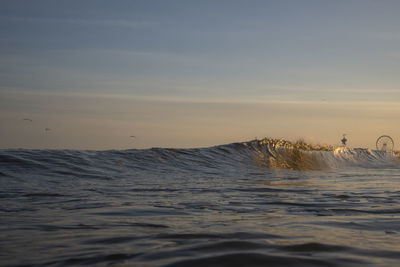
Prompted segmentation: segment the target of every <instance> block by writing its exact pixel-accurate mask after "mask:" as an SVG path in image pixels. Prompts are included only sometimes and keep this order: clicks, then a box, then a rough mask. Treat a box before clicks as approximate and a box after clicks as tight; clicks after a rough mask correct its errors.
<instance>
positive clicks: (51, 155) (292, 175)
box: [0, 142, 400, 267]
mask: <svg viewBox="0 0 400 267" xmlns="http://www.w3.org/2000/svg"><path fill="white" fill-rule="evenodd" d="M277 147H278V146H277V145H276V144H272V145H271V144H265V143H261V142H259V143H254V142H253V143H238V144H231V145H224V146H217V147H212V148H204V149H149V150H126V151H69V150H0V265H2V266H18V265H40V266H47V265H50V266H64V265H88V264H91V265H110V264H114V265H117V266H191V267H194V266H399V264H400V172H399V170H400V168H399V166H400V165H398V164H397V162H396V160H395V159H394V158H393V157H391V156H390V155H384V153H379V152H376V151H375V152H374V151H368V150H350V149H349V150H347V149H343V150H340V151H314V152H313V151H306V152H302V153H308V154H310V153H311V154H313V157H311V160H315V159H317V160H318V161H320V162H319V163H321V162H322V163H323V165H324V167H323V168H320V167H318V168H316V167H315V168H313V166H314V165H312V164H311V165H307V166H308V167H307V168H300V167H299V168H296V166H303V165H301V164H300V165H299V163H298V162H295V163H293V162H292V164H286V165H285V164H277V163H276V162H277V161H278V162H281V163H282V162H284V161H288V162H289V161H293V157H292V156H293V155H292V156H287V153H288V150H280V149H278V148H277ZM296 155H297V154H296ZM260 159H262V160H263V161H268V160H269V161H268V162H264V164H260ZM271 160H272V161H271ZM296 160H297V161H307V160H310V158H304V157H301V158H300V159H299V158H296ZM271 162H272V163H271ZM289 163H290V162H289ZM278 165H279V166H283V165H285V166H287V167H286V168H285V167H279V168H278V167H276V166H278ZM274 166H275V167H274ZM293 166H295V167H293ZM310 166H311V167H310ZM318 166H320V164H318Z"/></svg>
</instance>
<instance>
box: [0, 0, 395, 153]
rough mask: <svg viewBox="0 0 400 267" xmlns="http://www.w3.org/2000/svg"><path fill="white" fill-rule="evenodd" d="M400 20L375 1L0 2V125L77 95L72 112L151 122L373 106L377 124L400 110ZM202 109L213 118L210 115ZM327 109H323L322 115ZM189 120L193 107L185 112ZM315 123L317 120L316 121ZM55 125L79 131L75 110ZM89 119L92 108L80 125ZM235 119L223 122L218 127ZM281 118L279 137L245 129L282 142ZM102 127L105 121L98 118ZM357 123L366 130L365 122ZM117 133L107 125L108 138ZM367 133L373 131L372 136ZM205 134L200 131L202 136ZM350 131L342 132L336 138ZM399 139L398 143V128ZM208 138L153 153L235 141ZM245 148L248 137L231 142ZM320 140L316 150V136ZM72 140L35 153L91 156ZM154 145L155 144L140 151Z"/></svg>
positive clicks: (284, 124)
mask: <svg viewBox="0 0 400 267" xmlns="http://www.w3.org/2000/svg"><path fill="white" fill-rule="evenodd" d="M399 11H400V2H398V1H367V0H359V1H352V0H349V1H285V0H283V1H254V0H252V1H88V0H83V1H41V0H38V1H15V0H12V1H0V58H1V61H0V103H1V101H2V102H3V103H6V102H7V103H8V105H3V108H1V107H0V109H3V113H4V114H8V115H3V117H2V119H3V120H4V121H3V123H6V122H7V124H9V123H12V117H13V116H14V117H17V116H21V115H23V114H26V116H28V115H30V114H31V115H32V114H35V110H30V109H28V108H27V107H26V106H25V105H24V104H21V103H26V101H25V100H26V99H28V100H29V98H30V97H33V96H35V95H40V96H43V97H42V99H45V98H46V97H51V96H52V95H58V98H57V99H54V101H56V103H58V102H57V101H59V102H60V105H61V104H62V102H63V101H64V100H63V97H71V95H74V97H75V98H76V99H77V100H76V101H72V102H71V107H72V106H76V108H77V109H79V108H78V105H79V103H82V102H85V101H80V100H78V99H80V98H79V97H81V98H82V99H87V96H91V97H93V98H96V97H101V98H102V99H103V98H104V97H105V98H107V97H109V98H110V99H111V98H113V99H118V98H120V97H121V98H124V97H127V98H131V99H132V101H134V102H135V101H136V102H140V103H143V101H149V103H148V105H147V106H144V108H145V109H149V111H148V112H150V113H151V111H152V110H153V111H154V110H156V108H154V109H153V108H149V107H156V106H157V104H155V103H158V102H159V101H161V102H162V101H169V102H171V101H178V102H179V103H182V102H185V101H186V102H188V103H192V102H196V103H215V102H217V103H221V105H220V107H221V112H222V110H223V109H224V107H225V105H224V104H225V103H237V104H238V105H240V104H244V103H245V104H246V105H251V103H258V104H260V103H263V102H265V103H271V102H272V103H274V104H279V103H286V104H285V105H287V103H296V105H297V104H303V106H302V107H299V108H298V109H296V110H297V111H299V112H294V114H293V117H291V118H290V119H291V120H292V119H293V120H306V119H307V118H305V117H304V116H303V117H296V116H299V115H297V114H301V111H302V110H304V109H305V108H306V107H307V106H310V103H314V104H316V103H317V104H318V103H322V104H324V103H328V104H329V105H331V106H332V105H333V106H335V105H336V106H335V107H337V108H340V109H342V110H343V108H344V107H343V106H341V105H347V106H346V107H348V108H349V109H350V110H351V109H352V108H351V105H354V104H357V105H362V106H363V107H364V106H365V107H368V105H370V104H372V105H374V106H377V108H376V110H377V111H376V112H378V113H379V112H380V111H381V110H382V109H385V108H384V107H387V106H389V107H393V106H394V105H392V104H393V103H396V101H399V100H400V88H399V84H400V78H399V77H400V75H399V73H398V70H399V69H400V17H399V15H398V14H399ZM17 95H18V97H17ZM12 101H15V104H13V102H12ZM28 102H29V101H28ZM33 102H35V101H33ZM136 102H135V103H136ZM132 103H133V102H132ZM32 105H33V104H31V106H32ZM37 105H40V107H41V109H46V110H47V116H49V115H50V114H55V113H54V109H53V108H54V107H50V106H48V104H47V103H46V102H45V103H39V102H38V103H37ZM204 105H205V104H204ZM266 105H268V104H266ZM61 106H62V105H61ZM117 106H118V104H117V103H115V107H108V110H104V111H103V112H101V113H102V114H103V115H101V116H106V114H108V112H109V113H110V114H113V113H115V112H113V111H114V110H117V109H118V108H116V107H117ZM16 107H20V108H16ZM203 108H204V109H207V107H206V105H205V106H204V107H203ZM280 108H281V110H285V108H286V107H285V108H284V107H283V106H280ZM321 108H322V109H327V108H326V105H325V106H323V107H319V109H321ZM37 109H39V107H37ZM71 109H74V108H71ZM187 109H190V105H189V107H185V109H182V112H185V110H187ZM328 110H331V111H330V112H328V111H327V113H326V120H327V121H329V120H332V123H334V122H335V121H336V120H340V118H338V117H337V116H336V115H335V108H332V107H331V108H328ZM363 110H364V109H361V110H359V109H358V110H357V114H361V115H360V116H362V115H363V114H364V115H363V116H367V117H368V116H370V115H365V114H369V113H368V112H369V111H367V110H365V113H362V111H363ZM16 112H18V113H16ZM125 112H126V113H129V111H128V110H126V111H125ZM131 112H135V113H137V112H141V110H137V109H135V111H133V110H132V111H131ZM154 112H155V111H154ZM315 112H318V109H316V110H314V112H311V113H310V114H311V115H312V114H315ZM337 112H338V111H337ZM360 112H361V113H360ZM172 113H174V112H172ZM222 113H224V112H222ZM322 113H323V112H322ZM57 114H59V115H60V116H61V115H62V116H67V117H68V115H70V123H71V127H73V116H76V115H74V114H73V113H70V114H69V113H68V111H58V113H57ZM96 114H98V113H96ZM154 114H155V113H154ZM174 114H175V113H174ZM201 114H202V112H200V111H199V112H198V113H196V116H194V117H193V119H196V120H198V119H199V118H204V117H202V115H201ZM224 114H225V113H224ZM310 114H308V115H307V116H308V119H307V120H309V119H310ZM323 114H325V113H323ZM332 114H333V115H332ZM385 114H386V113H385ZM390 114H391V113H390ZM91 115H92V113H91V111H90V110H85V109H84V110H82V114H81V115H80V116H87V117H90V116H91ZM54 116H55V115H54ZM98 116H100V115H98ZM209 116H212V115H209ZM224 116H226V117H224ZM285 116H286V115H285ZM330 116H331V117H330ZM385 116H386V115H383V114H382V117H383V118H385ZM228 117H229V116H228V115H221V117H220V120H221V122H223V121H224V120H227V119H228ZM38 118H40V116H39V117H38ZM285 118H286V119H283V118H282V119H281V120H278V121H277V123H278V126H280V127H281V128H282V131H281V132H279V131H276V129H277V128H276V127H277V126H276V125H275V127H273V128H274V129H273V130H272V129H270V128H272V127H266V128H265V129H261V130H260V129H256V128H255V129H254V132H252V131H251V130H249V133H248V135H249V136H250V135H260V134H264V133H265V134H268V132H274V135H277V136H278V137H279V135H281V136H284V137H285V136H287V132H290V131H292V130H291V128H290V127H289V126H288V124H289V123H291V122H289V121H288V119H287V117H285ZM96 119H99V121H101V117H96ZM173 119H174V117H173V116H172V115H171V120H173ZM249 119H250V118H249ZM43 120H44V119H43ZM113 120H114V121H116V120H118V118H117V117H115V118H114V119H113ZM113 120H111V121H113ZM354 120H357V121H360V117H358V118H355V119H354ZM279 121H280V123H281V124H279ZM110 123H112V122H109V121H108V122H107V121H104V125H103V127H105V125H109V124H110ZM135 123H137V121H135V120H133V121H132V124H135ZM154 123H155V124H156V123H159V122H154ZM257 123H265V121H262V120H260V121H257V122H255V124H257ZM99 124H101V123H100V122H99ZM367 124H369V125H368V127H367V125H366V126H365V131H370V130H371V129H370V127H371V126H370V123H367ZM349 125H351V122H349ZM361 126H362V125H360V126H359V127H361ZM391 126H392V122H391V121H390V122H389V120H388V122H387V124H384V127H383V128H384V129H386V130H387V131H388V130H391V129H392V128H391ZM209 127H211V126H209V125H207V124H204V125H203V129H209ZM246 127H250V126H246ZM288 127H289V128H288ZM221 130H222V129H221ZM331 130H335V129H334V128H332V129H331ZM345 130H346V129H340V130H339V129H337V132H335V133H334V134H335V136H336V135H340V134H341V131H345ZM15 131H17V128H16V130H15ZM348 131H351V129H348ZM206 132H207V131H206ZM261 132H262V133H261ZM253 133H254V134H253ZM392 133H393V134H398V133H399V134H400V132H399V130H398V129H397V128H396V129H395V128H394V127H393V130H392ZM0 134H1V133H0ZM86 134H87V135H89V132H88V133H86ZM190 134H192V132H190ZM2 135H3V137H5V139H6V140H11V139H12V138H11V137H10V136H9V135H15V133H14V134H12V133H9V132H7V133H6V132H3V133H2ZM83 135H85V134H83ZM144 135H148V133H144ZM205 135H207V133H205ZM232 135H233V136H235V134H234V133H232ZM302 135H306V136H305V137H307V136H308V135H309V133H307V132H302V131H301V129H299V137H304V136H302ZM325 135H326V134H324V133H321V136H320V140H323V141H327V142H333V136H334V135H332V137H329V138H326V137H324V136H325ZM209 136H210V138H208V139H204V140H203V139H202V140H200V139H196V138H194V140H193V141H188V142H185V143H180V142H179V140H182V139H181V138H182V137H179V138H178V137H176V140H175V139H174V138H173V133H171V140H175V141H165V142H164V143H163V142H160V143H157V145H160V146H199V145H211V144H217V142H224V141H231V139H230V138H226V140H225V139H223V138H219V139H216V138H215V137H212V136H214V135H213V134H209ZM246 137H247V133H246V134H241V135H237V136H235V138H237V139H240V138H246ZM251 137H253V136H251ZM290 137H292V136H290ZM10 138H11V139H10ZM82 138H84V136H82ZM115 138H116V139H117V137H115ZM154 138H156V137H154ZM371 138H372V136H371ZM65 139H68V138H67V135H65ZM312 139H316V140H318V139H319V135H318V133H316V134H315V136H313V137H312ZM13 140H14V139H13ZM19 140H25V139H23V138H22V137H20V139H19ZM75 141H76V140H70V141H68V142H66V143H62V144H60V143H58V145H57V144H53V143H51V144H50V143H43V144H41V145H34V147H46V146H50V147H70V146H72V147H78V148H80V147H84V145H82V146H77V145H74V144H75V143H74V142H75ZM103 141H104V140H101V139H99V140H98V144H99V145H98V146H96V145H95V144H93V145H91V146H90V148H105V147H104V146H102V145H101V144H102V143H103ZM6 142H8V143H6ZM18 142H19V141H16V140H14V141H13V142H11V141H4V142H3V143H2V144H0V145H1V146H2V147H8V146H10V145H8V144H10V143H13V145H12V147H15V146H18V144H19V143H18ZM55 142H59V141H55ZM82 143H83V144H84V142H83V141H82ZM110 143H111V144H112V141H110ZM30 144H31V146H32V145H33V142H31V143H30ZM35 144H38V143H37V141H35ZM152 144H153V143H151V141H148V142H144V143H142V144H140V145H139V146H140V147H146V146H152ZM26 145H27V144H25V143H20V146H26ZM130 145H131V144H126V146H127V147H128V146H130ZM110 146H112V145H110ZM120 146H121V147H123V148H125V147H126V146H125V145H123V144H121V145H120ZM107 147H108V146H107Z"/></svg>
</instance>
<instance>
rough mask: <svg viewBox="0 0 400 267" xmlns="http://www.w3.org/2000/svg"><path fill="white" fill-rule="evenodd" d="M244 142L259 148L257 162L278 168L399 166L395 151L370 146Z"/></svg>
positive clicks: (311, 168) (255, 149)
mask: <svg viewBox="0 0 400 267" xmlns="http://www.w3.org/2000/svg"><path fill="white" fill-rule="evenodd" d="M244 144H245V145H246V146H249V147H251V148H252V149H254V151H256V154H257V156H256V158H255V159H256V163H257V164H259V165H261V166H266V167H270V168H275V169H276V168H278V169H292V170H320V169H337V168H343V167H364V168H379V167H396V166H400V165H399V163H400V161H399V158H398V157H397V156H396V154H394V153H390V152H386V151H378V150H371V149H368V148H347V147H333V146H329V145H310V144H307V143H305V142H303V141H298V142H290V141H285V140H277V139H264V140H260V141H258V140H255V141H251V142H247V143H244Z"/></svg>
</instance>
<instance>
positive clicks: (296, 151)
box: [0, 138, 400, 176]
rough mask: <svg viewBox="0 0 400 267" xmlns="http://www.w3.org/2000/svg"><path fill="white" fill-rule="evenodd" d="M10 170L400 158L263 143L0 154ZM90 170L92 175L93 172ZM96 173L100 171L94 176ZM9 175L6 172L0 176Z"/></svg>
mask: <svg viewBox="0 0 400 267" xmlns="http://www.w3.org/2000/svg"><path fill="white" fill-rule="evenodd" d="M0 161H1V162H3V163H6V164H7V167H8V168H7V169H9V168H10V167H12V169H14V170H18V169H21V168H23V169H29V170H35V169H37V170H38V171H40V172H42V171H44V170H46V169H47V170H49V171H51V172H56V173H58V174H66V175H68V174H71V175H73V174H74V173H79V174H80V175H85V173H88V175H89V176H91V175H94V176H96V175H99V176H102V175H103V173H104V172H105V171H106V172H109V171H115V172H121V170H126V171H132V170H137V171H150V172H174V171H175V172H179V173H183V172H193V171H196V172H199V173H201V172H205V173H208V174H210V173H219V172H226V170H238V168H248V167H251V166H256V167H262V168H268V169H289V170H300V171H308V170H326V169H340V168H346V167H362V168H381V167H382V168H387V167H394V168H397V167H398V166H400V164H399V163H400V159H399V156H398V155H396V154H394V153H389V152H385V151H377V150H370V149H366V148H347V147H333V146H329V145H312V144H308V143H306V142H304V141H297V142H290V141H286V140H279V139H267V138H266V139H262V140H253V141H248V142H239V143H232V144H227V145H219V146H214V147H208V148H191V149H172V148H151V149H130V150H107V151H85V150H25V149H19V150H0ZM89 170H90V171H89ZM93 170H97V171H96V174H93ZM1 175H5V174H4V173H0V176H1Z"/></svg>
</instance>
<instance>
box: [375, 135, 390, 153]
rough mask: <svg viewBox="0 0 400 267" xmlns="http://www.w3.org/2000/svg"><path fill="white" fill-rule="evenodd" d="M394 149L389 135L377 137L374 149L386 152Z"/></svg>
mask: <svg viewBox="0 0 400 267" xmlns="http://www.w3.org/2000/svg"><path fill="white" fill-rule="evenodd" d="M393 147H394V142H393V139H392V138H391V137H390V136H389V135H382V136H379V137H378V139H377V140H376V149H377V150H381V151H386V152H392V151H393Z"/></svg>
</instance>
